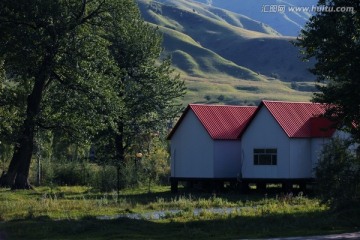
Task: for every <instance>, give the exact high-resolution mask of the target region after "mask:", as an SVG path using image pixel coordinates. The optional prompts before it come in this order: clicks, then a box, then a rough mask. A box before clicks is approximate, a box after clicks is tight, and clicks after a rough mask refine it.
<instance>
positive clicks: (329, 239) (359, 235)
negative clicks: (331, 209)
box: [242, 232, 360, 240]
mask: <svg viewBox="0 0 360 240" xmlns="http://www.w3.org/2000/svg"><path fill="white" fill-rule="evenodd" d="M339 239H360V232H355V233H343V234H332V235H326V236H309V237H289V238H266V239H265V238H262V239H261V240H339ZM242 240H246V239H242ZM258 240H260V239H258Z"/></svg>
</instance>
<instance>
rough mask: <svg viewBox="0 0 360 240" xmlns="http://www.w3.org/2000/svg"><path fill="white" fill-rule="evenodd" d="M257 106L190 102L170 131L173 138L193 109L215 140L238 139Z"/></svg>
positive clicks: (169, 137)
mask: <svg viewBox="0 0 360 240" xmlns="http://www.w3.org/2000/svg"><path fill="white" fill-rule="evenodd" d="M256 109H257V107H251V106H230V105H204V104H189V105H188V107H187V108H186V109H185V111H184V113H183V114H182V116H181V117H180V119H179V121H178V122H177V123H176V125H175V127H174V128H173V130H172V131H171V132H170V134H169V136H168V139H171V137H172V135H173V134H174V133H175V131H176V129H177V128H178V126H179V125H180V124H181V122H182V120H183V119H184V117H185V116H186V114H187V113H188V111H190V110H191V111H193V112H194V114H195V115H196V117H197V118H198V119H199V121H200V122H201V124H202V125H203V126H204V128H205V130H206V131H207V132H208V133H209V135H210V137H211V138H212V139H214V140H236V139H238V138H239V137H240V136H241V134H242V133H243V131H244V129H245V127H246V126H247V124H248V123H249V121H250V119H251V117H252V116H253V114H254V113H255V111H256Z"/></svg>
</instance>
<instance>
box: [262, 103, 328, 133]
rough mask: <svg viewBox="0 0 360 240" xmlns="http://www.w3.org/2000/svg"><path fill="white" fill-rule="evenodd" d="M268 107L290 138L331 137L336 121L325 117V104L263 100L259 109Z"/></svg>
mask: <svg viewBox="0 0 360 240" xmlns="http://www.w3.org/2000/svg"><path fill="white" fill-rule="evenodd" d="M262 107H266V108H267V109H268V110H269V112H270V113H271V115H272V116H273V117H274V118H275V120H276V121H277V122H278V123H279V125H280V126H281V128H282V129H283V130H284V131H285V133H286V134H287V136H288V137H290V138H306V137H331V136H332V135H333V134H334V132H335V128H334V123H333V122H331V121H330V120H328V119H326V118H325V117H323V114H324V113H325V109H326V108H325V106H324V105H322V104H319V103H310V102H279V101H262V102H261V103H260V105H259V108H258V111H259V110H260V109H261V108H262Z"/></svg>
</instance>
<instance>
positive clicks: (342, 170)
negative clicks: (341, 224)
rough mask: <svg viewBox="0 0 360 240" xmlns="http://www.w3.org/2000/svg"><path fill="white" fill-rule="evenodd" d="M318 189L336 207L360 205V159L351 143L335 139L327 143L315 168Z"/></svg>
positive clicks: (326, 200)
mask: <svg viewBox="0 0 360 240" xmlns="http://www.w3.org/2000/svg"><path fill="white" fill-rule="evenodd" d="M315 173H316V179H317V190H318V193H319V195H320V197H321V198H322V199H323V201H324V202H330V204H331V206H333V207H335V208H341V207H347V208H352V207H353V205H354V204H356V205H358V206H359V205H360V159H359V156H356V155H355V154H354V153H353V152H351V150H349V143H347V142H344V141H343V140H340V139H333V140H332V141H331V142H330V143H329V144H327V145H325V146H324V148H323V150H322V154H321V157H320V159H319V162H318V165H317V167H316V168H315Z"/></svg>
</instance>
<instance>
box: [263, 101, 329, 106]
mask: <svg viewBox="0 0 360 240" xmlns="http://www.w3.org/2000/svg"><path fill="white" fill-rule="evenodd" d="M262 102H264V103H266V102H273V103H299V104H319V105H323V104H322V103H317V102H293V101H280V100H262Z"/></svg>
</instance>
